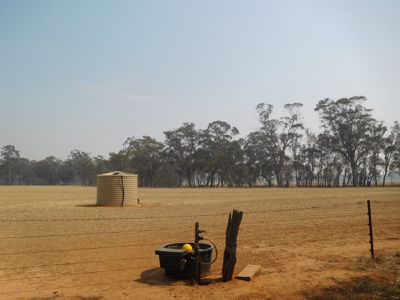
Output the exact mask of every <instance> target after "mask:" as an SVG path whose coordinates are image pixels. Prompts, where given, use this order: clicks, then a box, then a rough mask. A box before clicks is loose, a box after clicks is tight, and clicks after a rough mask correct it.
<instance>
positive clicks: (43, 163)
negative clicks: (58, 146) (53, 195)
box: [33, 156, 61, 185]
mask: <svg viewBox="0 0 400 300" xmlns="http://www.w3.org/2000/svg"><path fill="white" fill-rule="evenodd" d="M60 166H61V160H59V159H57V158H55V157H54V156H49V157H46V158H45V159H43V160H39V161H37V162H35V163H34V165H33V170H34V172H35V176H36V179H37V180H38V182H39V183H41V184H46V185H47V184H59V183H60V178H59V169H60Z"/></svg>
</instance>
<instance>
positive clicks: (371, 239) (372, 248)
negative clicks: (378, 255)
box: [367, 200, 375, 259]
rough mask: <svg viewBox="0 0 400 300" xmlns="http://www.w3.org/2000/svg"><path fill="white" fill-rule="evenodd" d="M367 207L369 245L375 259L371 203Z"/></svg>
mask: <svg viewBox="0 0 400 300" xmlns="http://www.w3.org/2000/svg"><path fill="white" fill-rule="evenodd" d="M367 206H368V227H369V243H370V245H371V248H370V250H369V251H370V252H371V258H372V259H374V257H375V253H374V235H373V232H372V215H371V201H369V200H367Z"/></svg>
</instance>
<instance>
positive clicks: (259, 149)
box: [0, 96, 400, 187]
mask: <svg viewBox="0 0 400 300" xmlns="http://www.w3.org/2000/svg"><path fill="white" fill-rule="evenodd" d="M365 101H366V98H365V97H363V96H354V97H350V98H341V99H338V100H332V99H329V98H326V99H324V100H321V101H319V102H318V104H317V105H316V107H315V111H316V112H317V113H318V114H319V117H320V121H321V132H320V133H318V134H317V133H313V132H311V131H310V130H308V129H306V128H304V125H303V122H302V117H301V108H302V106H303V105H302V104H301V103H290V104H286V105H285V106H284V108H285V114H284V116H282V117H279V118H274V117H273V106H272V105H269V104H266V103H260V104H258V105H257V106H256V110H257V114H258V120H259V122H260V126H259V128H258V130H256V131H253V132H250V133H249V134H248V135H247V136H246V137H245V138H239V137H238V134H239V130H238V129H237V128H236V127H234V126H232V125H230V124H228V123H227V122H224V121H214V122H211V123H210V124H209V125H208V126H207V128H205V129H196V127H195V124H194V123H183V125H182V126H180V127H179V128H176V129H172V130H168V131H165V132H164V135H165V141H164V142H160V141H157V140H156V139H154V138H152V137H150V136H143V137H142V138H135V137H130V138H128V139H127V140H126V141H125V143H124V145H123V148H122V149H121V150H120V151H118V152H115V153H110V154H109V158H108V159H106V158H104V157H102V156H91V155H90V153H87V152H83V151H79V150H73V151H71V152H70V154H69V156H68V157H67V158H66V159H65V160H61V159H58V158H56V157H54V156H49V157H47V158H45V159H43V160H39V161H35V160H29V159H26V158H23V157H21V156H20V153H19V151H18V150H17V149H16V148H15V147H14V146H13V145H6V146H4V147H2V148H1V154H0V184H40V185H59V184H63V185H67V184H81V185H95V184H96V175H97V174H100V173H104V172H109V171H114V170H121V171H126V172H132V173H137V174H138V175H139V184H140V186H147V187H175V186H178V187H180V186H189V187H193V186H199V187H200V186H206V187H218V186H221V187H223V186H235V187H243V186H247V187H255V186H269V187H271V186H279V187H288V186H291V185H295V186H298V187H338V186H343V187H347V186H377V185H382V186H385V182H386V179H387V177H388V174H389V173H391V172H392V173H397V174H398V173H399V172H400V125H399V123H398V122H397V121H396V122H394V124H393V125H392V126H390V128H388V127H386V126H385V124H384V122H382V121H378V120H376V119H375V118H374V117H373V116H372V110H371V109H368V108H366V107H365Z"/></svg>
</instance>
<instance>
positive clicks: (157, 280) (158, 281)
mask: <svg viewBox="0 0 400 300" xmlns="http://www.w3.org/2000/svg"><path fill="white" fill-rule="evenodd" d="M135 282H139V283H145V284H148V285H173V284H176V283H183V284H185V283H188V282H189V280H181V279H174V278H170V277H168V276H166V275H165V274H164V270H163V269H160V268H152V269H148V270H146V271H143V272H142V273H141V274H140V278H138V279H136V280H135Z"/></svg>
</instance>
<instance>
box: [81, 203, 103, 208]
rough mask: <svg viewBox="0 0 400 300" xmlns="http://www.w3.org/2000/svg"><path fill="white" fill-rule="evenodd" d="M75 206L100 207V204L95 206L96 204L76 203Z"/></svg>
mask: <svg viewBox="0 0 400 300" xmlns="http://www.w3.org/2000/svg"><path fill="white" fill-rule="evenodd" d="M75 206H76V207H101V206H97V205H96V204H92V203H91V204H77V205H75Z"/></svg>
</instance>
